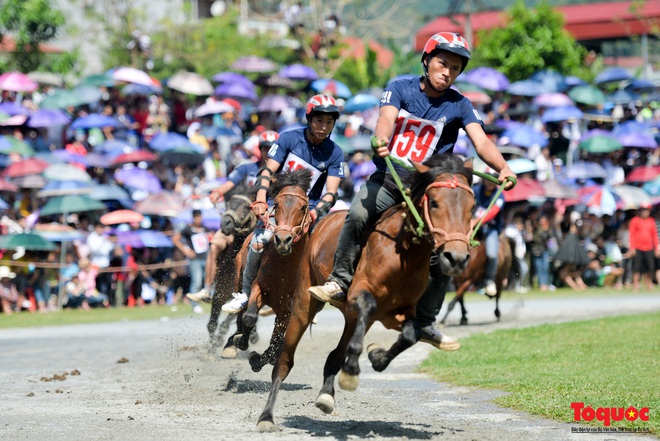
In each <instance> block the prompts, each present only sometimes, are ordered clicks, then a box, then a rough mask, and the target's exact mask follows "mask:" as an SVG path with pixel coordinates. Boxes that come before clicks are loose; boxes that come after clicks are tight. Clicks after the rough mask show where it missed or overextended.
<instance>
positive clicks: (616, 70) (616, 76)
mask: <svg viewBox="0 0 660 441" xmlns="http://www.w3.org/2000/svg"><path fill="white" fill-rule="evenodd" d="M632 77H633V76H632V74H631V73H630V72H628V71H627V70H626V69H624V68H622V67H608V68H607V69H605V70H604V71H602V72H601V73H599V74H598V75H596V78H595V79H594V84H604V83H614V82H617V81H624V80H629V79H631V78H632Z"/></svg>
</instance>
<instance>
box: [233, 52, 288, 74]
mask: <svg viewBox="0 0 660 441" xmlns="http://www.w3.org/2000/svg"><path fill="white" fill-rule="evenodd" d="M230 68H231V69H233V70H238V71H241V72H272V71H274V70H275V69H277V66H276V65H275V63H273V62H272V61H271V60H269V59H268V58H263V57H258V56H256V55H250V56H247V57H241V58H239V59H238V60H236V61H234V62H233V63H232V64H231V66H230Z"/></svg>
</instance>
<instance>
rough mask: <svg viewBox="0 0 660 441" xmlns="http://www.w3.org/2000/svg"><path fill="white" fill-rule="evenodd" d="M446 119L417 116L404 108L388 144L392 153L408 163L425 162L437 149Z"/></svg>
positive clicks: (400, 112)
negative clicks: (430, 119) (433, 119)
mask: <svg viewBox="0 0 660 441" xmlns="http://www.w3.org/2000/svg"><path fill="white" fill-rule="evenodd" d="M445 122H446V119H445V118H444V117H443V118H441V119H440V120H438V121H429V120H427V119H422V118H417V117H415V116H413V115H411V114H410V113H408V112H407V111H405V110H403V109H399V116H398V117H397V119H396V124H395V126H394V134H393V135H392V139H391V141H390V145H389V146H388V148H389V150H390V154H391V155H392V156H394V157H395V158H397V159H400V160H402V161H404V162H406V163H407V164H410V165H412V162H413V161H414V162H424V161H425V160H427V159H428V158H429V157H430V156H431V155H432V154H433V152H434V151H435V146H436V144H437V143H438V141H439V140H440V136H441V135H442V130H443V129H444V127H445Z"/></svg>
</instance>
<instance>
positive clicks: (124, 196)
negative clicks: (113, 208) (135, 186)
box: [88, 184, 131, 201]
mask: <svg viewBox="0 0 660 441" xmlns="http://www.w3.org/2000/svg"><path fill="white" fill-rule="evenodd" d="M88 196H89V197H90V198H91V199H95V200H97V201H112V200H116V201H121V200H130V199H131V196H130V195H129V194H128V192H127V191H126V190H124V189H123V188H121V187H120V186H118V185H111V184H100V185H97V186H95V187H93V188H92V191H91V192H90V193H89V195H88Z"/></svg>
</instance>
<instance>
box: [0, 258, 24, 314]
mask: <svg viewBox="0 0 660 441" xmlns="http://www.w3.org/2000/svg"><path fill="white" fill-rule="evenodd" d="M14 277H16V273H15V272H12V270H11V269H10V268H9V267H8V266H5V265H2V266H0V306H1V307H2V311H3V312H4V313H5V314H7V315H10V314H11V313H12V312H14V311H15V310H18V311H20V309H21V308H23V307H25V306H27V305H25V302H26V301H27V299H26V298H25V296H23V295H21V294H19V292H18V290H17V289H16V285H15V284H14V282H12V279H13V278H14Z"/></svg>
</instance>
